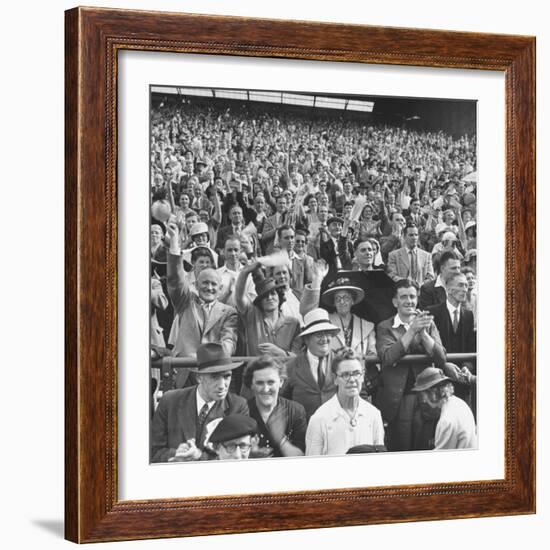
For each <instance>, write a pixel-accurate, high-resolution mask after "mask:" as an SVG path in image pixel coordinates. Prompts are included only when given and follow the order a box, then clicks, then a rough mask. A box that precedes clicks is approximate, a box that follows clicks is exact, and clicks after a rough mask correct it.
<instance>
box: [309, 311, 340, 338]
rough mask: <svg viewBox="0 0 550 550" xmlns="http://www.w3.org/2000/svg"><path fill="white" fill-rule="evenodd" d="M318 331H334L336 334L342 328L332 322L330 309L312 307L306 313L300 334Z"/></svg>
mask: <svg viewBox="0 0 550 550" xmlns="http://www.w3.org/2000/svg"><path fill="white" fill-rule="evenodd" d="M316 332H333V333H334V334H338V333H339V332H340V329H339V328H338V327H337V326H335V325H333V324H332V323H331V322H330V320H329V317H328V311H326V310H325V309H321V308H316V309H312V310H311V311H310V312H309V313H306V314H305V315H304V327H303V328H302V332H301V333H300V334H299V336H307V335H308V334H315V333H316Z"/></svg>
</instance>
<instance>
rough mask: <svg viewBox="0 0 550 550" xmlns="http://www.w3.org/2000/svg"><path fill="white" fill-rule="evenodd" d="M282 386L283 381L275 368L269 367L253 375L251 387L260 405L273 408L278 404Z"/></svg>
mask: <svg viewBox="0 0 550 550" xmlns="http://www.w3.org/2000/svg"><path fill="white" fill-rule="evenodd" d="M282 384H283V381H282V379H281V376H280V375H279V371H278V370H277V369H276V368H274V367H268V368H265V369H261V370H257V371H255V372H254V373H253V374H252V384H251V386H250V387H251V389H252V392H253V393H254V397H255V398H256V402H257V403H258V404H259V405H263V406H264V407H273V406H275V405H276V404H277V399H278V397H279V390H280V389H281V386H282Z"/></svg>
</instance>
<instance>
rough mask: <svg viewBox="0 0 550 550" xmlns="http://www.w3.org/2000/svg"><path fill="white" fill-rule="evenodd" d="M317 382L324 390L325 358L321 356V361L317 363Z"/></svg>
mask: <svg viewBox="0 0 550 550" xmlns="http://www.w3.org/2000/svg"><path fill="white" fill-rule="evenodd" d="M317 384H318V385H319V389H320V390H322V389H323V386H324V385H325V371H324V370H323V358H322V357H319V363H318V365H317Z"/></svg>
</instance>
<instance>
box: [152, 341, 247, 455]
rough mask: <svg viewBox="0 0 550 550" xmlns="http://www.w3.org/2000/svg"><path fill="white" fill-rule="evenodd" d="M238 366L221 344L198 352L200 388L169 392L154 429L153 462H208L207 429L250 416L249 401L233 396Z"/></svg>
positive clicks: (162, 403)
mask: <svg viewBox="0 0 550 550" xmlns="http://www.w3.org/2000/svg"><path fill="white" fill-rule="evenodd" d="M240 365H241V363H234V362H233V361H232V360H231V357H229V355H228V354H227V353H226V352H225V350H224V348H223V346H221V345H220V344H218V343H213V342H212V343H207V344H202V345H200V346H199V347H198V349H197V366H196V367H194V368H191V369H189V370H191V371H192V372H194V373H195V376H196V379H197V385H196V386H191V387H187V388H183V389H177V390H171V391H168V392H166V393H165V394H164V395H163V396H162V399H161V400H160V402H159V405H158V407H157V410H156V411H155V415H154V416H153V421H152V425H151V462H168V461H184V460H199V459H205V458H207V456H206V454H205V453H203V451H204V444H205V439H206V435H207V433H208V431H207V425H208V424H209V423H210V422H212V421H213V420H216V419H217V418H220V417H224V416H228V415H230V414H243V415H248V405H247V403H246V400H245V399H243V398H242V397H240V396H238V395H234V394H232V393H229V384H230V382H231V374H232V371H233V370H234V369H236V368H237V367H239V366H240Z"/></svg>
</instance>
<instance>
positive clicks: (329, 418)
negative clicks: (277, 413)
mask: <svg viewBox="0 0 550 550" xmlns="http://www.w3.org/2000/svg"><path fill="white" fill-rule="evenodd" d="M331 371H332V374H333V375H334V377H335V383H336V387H337V391H336V395H334V396H333V397H332V398H331V399H329V400H328V401H327V402H326V403H325V404H324V405H321V407H319V408H318V409H317V411H316V412H315V414H314V415H313V416H312V417H311V419H310V421H309V425H308V428H307V432H306V456H315V455H344V454H346V453H347V452H348V451H349V450H350V449H351V448H353V447H357V446H359V445H368V446H376V447H377V448H378V449H379V450H384V447H383V445H384V425H383V423H382V415H381V414H380V411H379V410H378V409H377V408H376V407H374V406H373V405H371V404H370V403H369V402H368V401H365V400H364V399H361V398H360V397H359V392H360V391H361V385H362V383H363V377H364V375H365V369H364V367H363V363H362V362H361V360H360V359H359V357H358V356H357V355H355V352H354V351H353V350H351V349H349V348H347V349H344V350H343V351H342V352H340V353H339V354H338V355H337V356H336V357H335V359H333V361H332V365H331Z"/></svg>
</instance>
